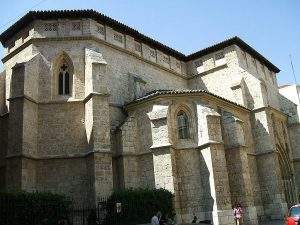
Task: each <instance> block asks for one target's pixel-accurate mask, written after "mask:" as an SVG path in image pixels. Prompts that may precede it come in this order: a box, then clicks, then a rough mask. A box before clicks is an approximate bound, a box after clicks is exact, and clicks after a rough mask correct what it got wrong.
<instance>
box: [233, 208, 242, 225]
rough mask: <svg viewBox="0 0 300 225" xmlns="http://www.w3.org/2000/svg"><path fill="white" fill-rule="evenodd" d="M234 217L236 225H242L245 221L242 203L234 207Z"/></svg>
mask: <svg viewBox="0 0 300 225" xmlns="http://www.w3.org/2000/svg"><path fill="white" fill-rule="evenodd" d="M233 215H234V220H235V224H236V225H242V221H243V208H242V205H241V203H238V204H235V206H234V207H233Z"/></svg>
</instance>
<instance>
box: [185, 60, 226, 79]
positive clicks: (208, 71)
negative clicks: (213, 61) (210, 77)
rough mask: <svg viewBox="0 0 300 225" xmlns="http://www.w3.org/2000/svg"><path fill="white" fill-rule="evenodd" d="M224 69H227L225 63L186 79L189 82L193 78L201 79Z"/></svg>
mask: <svg viewBox="0 0 300 225" xmlns="http://www.w3.org/2000/svg"><path fill="white" fill-rule="evenodd" d="M225 68H228V64H227V63H225V64H222V65H219V66H215V67H213V68H211V69H208V70H205V71H204V72H202V73H199V74H196V75H194V76H192V77H190V76H189V77H188V78H187V79H188V80H191V79H194V78H197V77H203V76H205V75H207V74H210V73H213V72H216V71H218V70H222V69H225Z"/></svg>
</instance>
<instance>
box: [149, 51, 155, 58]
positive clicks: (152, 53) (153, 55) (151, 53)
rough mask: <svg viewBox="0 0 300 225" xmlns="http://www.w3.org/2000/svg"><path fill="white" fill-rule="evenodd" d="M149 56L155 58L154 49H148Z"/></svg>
mask: <svg viewBox="0 0 300 225" xmlns="http://www.w3.org/2000/svg"><path fill="white" fill-rule="evenodd" d="M150 56H151V57H153V58H155V57H156V54H155V50H154V49H150Z"/></svg>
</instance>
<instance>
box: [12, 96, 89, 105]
mask: <svg viewBox="0 0 300 225" xmlns="http://www.w3.org/2000/svg"><path fill="white" fill-rule="evenodd" d="M16 99H26V100H28V101H30V102H32V103H35V104H65V103H80V102H83V100H84V99H66V100H49V101H36V100H34V99H33V98H31V97H29V96H27V95H19V96H15V97H12V98H8V99H7V101H13V100H16Z"/></svg>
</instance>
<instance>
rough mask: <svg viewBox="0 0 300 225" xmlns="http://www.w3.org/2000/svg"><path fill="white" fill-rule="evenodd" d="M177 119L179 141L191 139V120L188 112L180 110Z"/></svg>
mask: <svg viewBox="0 0 300 225" xmlns="http://www.w3.org/2000/svg"><path fill="white" fill-rule="evenodd" d="M176 119H177V137H178V139H180V140H183V139H190V119H189V117H188V115H187V114H186V112H185V111H184V110H180V111H179V112H177V115H176ZM180 121H181V122H180ZM180 123H181V124H180Z"/></svg>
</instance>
